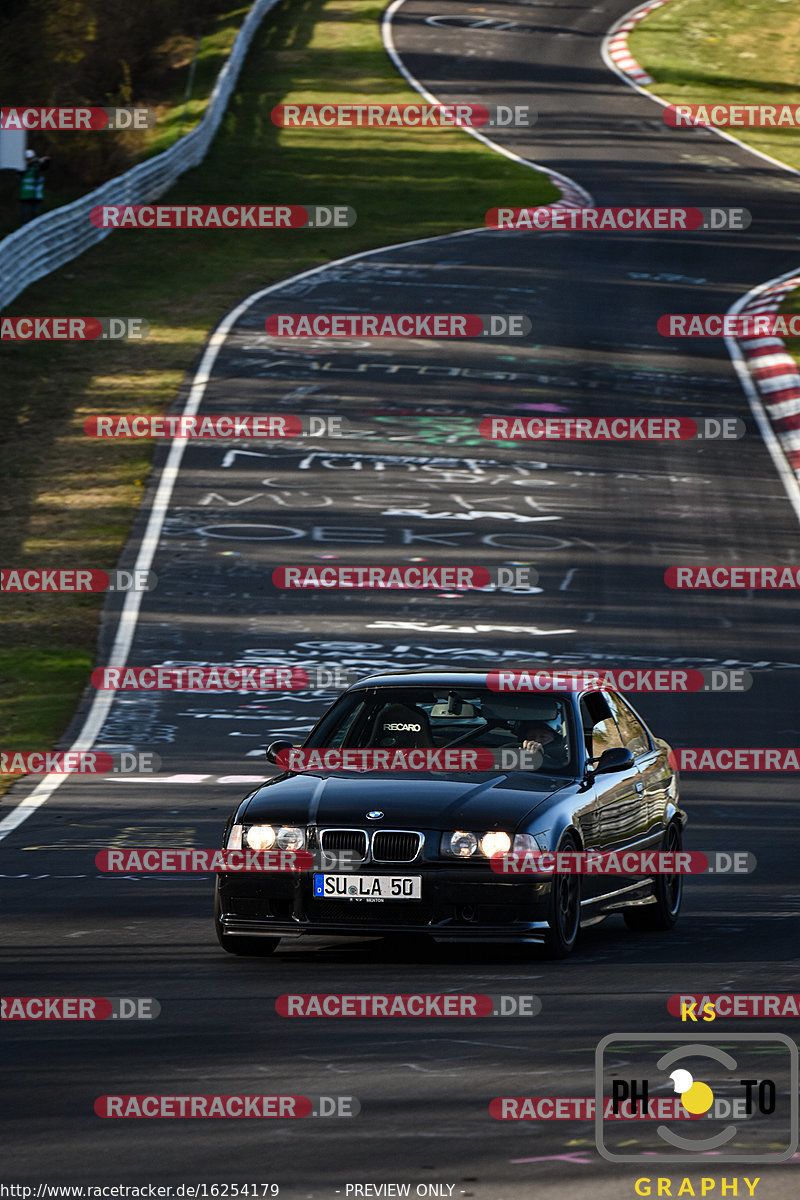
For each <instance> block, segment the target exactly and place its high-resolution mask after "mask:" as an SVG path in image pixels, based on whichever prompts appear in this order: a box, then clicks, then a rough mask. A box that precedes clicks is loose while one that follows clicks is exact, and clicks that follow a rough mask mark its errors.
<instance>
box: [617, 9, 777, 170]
mask: <svg viewBox="0 0 800 1200" xmlns="http://www.w3.org/2000/svg"><path fill="white" fill-rule="evenodd" d="M628 44H629V46H630V49H631V53H632V54H633V57H634V58H635V59H636V61H637V62H638V63H640V64H641V66H643V67H644V69H645V70H646V71H647V72H648V73H649V74H650V75H652V77H653V79H654V80H655V83H654V85H653V88H652V90H653V91H655V92H657V93H658V95H659V96H661V97H662V99H664V100H669V101H670V103H672V104H780V105H783V104H788V105H790V106H791V107H792V108H793V109H794V108H795V107H797V106H799V105H800V78H798V72H797V61H798V58H800V12H798V11H797V7H796V5H795V4H794V0H712V2H711V3H709V0H669V3H668V4H666V5H665V6H664V7H663V8H659V9H656V10H655V12H653V13H651V14H650V16H648V17H646V18H645V19H644V21H641V22H640V23H639V24H638V25H637V26H636V29H635V30H634V31H633V33H632V34H631V35H630V38H629V40H628ZM728 132H729V133H732V134H733V136H734V137H736V138H738V139H739V141H741V142H744V143H745V145H747V146H752V147H753V149H755V150H760V151H761V152H762V153H763V154H769V155H771V156H772V157H773V158H777V159H778V160H779V161H780V162H784V163H787V164H788V165H789V166H791V167H796V168H798V169H800V129H790V128H783V129H769V128H767V129H745V128H739V127H737V128H735V129H733V128H732V129H730V130H728ZM721 148H723V149H724V147H721Z"/></svg>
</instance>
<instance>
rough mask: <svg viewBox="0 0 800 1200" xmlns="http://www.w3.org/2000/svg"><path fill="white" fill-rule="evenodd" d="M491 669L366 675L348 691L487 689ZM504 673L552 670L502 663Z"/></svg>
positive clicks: (562, 691) (544, 691)
mask: <svg viewBox="0 0 800 1200" xmlns="http://www.w3.org/2000/svg"><path fill="white" fill-rule="evenodd" d="M562 669H563V668H562ZM490 670H491V671H496V670H497V668H496V667H492V668H486V667H484V668H483V669H482V670H460V671H459V670H455V671H443V670H441V668H437V667H430V668H425V669H423V670H417V671H383V672H381V674H379V675H367V676H365V678H364V679H359V681H358V683H354V684H351V686H350V687H349V688H348V691H351V692H352V691H357V690H358V689H359V688H372V687H391V686H394V687H396V686H398V685H400V686H403V685H406V684H408V685H413V684H421V685H423V686H425V685H428V686H430V685H433V686H434V687H447V686H457V685H460V686H461V687H486V676H487V675H488V674H489V673H490ZM503 670H504V671H528V672H532V671H536V670H538V671H542V670H553V668H550V667H541V666H536V667H530V666H524V667H515V666H508V665H507V664H505V663H504V664H503ZM581 691H582V689H580V690H579V689H575V688H559V689H558V692H559V694H561V695H564V694H566V693H569V694H571V695H579V694H581ZM524 694H526V695H539V694H550V689H545V688H543V689H542V692H541V693H539V692H537V691H532V692H527V690H526V692H525V693H524Z"/></svg>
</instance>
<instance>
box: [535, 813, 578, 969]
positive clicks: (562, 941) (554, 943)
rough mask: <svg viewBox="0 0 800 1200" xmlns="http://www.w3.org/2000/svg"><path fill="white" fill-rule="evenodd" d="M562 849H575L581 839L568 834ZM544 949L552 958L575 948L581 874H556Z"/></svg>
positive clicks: (551, 889) (560, 847)
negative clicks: (577, 840)
mask: <svg viewBox="0 0 800 1200" xmlns="http://www.w3.org/2000/svg"><path fill="white" fill-rule="evenodd" d="M558 849H559V852H561V851H565V852H566V853H574V852H575V851H576V850H577V849H578V846H577V843H576V842H575V839H574V838H573V836H572V835H571V834H569V833H568V834H566V835H565V836H564V838H563V839H562V841H561V844H560V845H559V847H558ZM547 923H548V926H549V928H548V930H547V933H546V934H545V939H544V949H545V954H546V955H547V957H548V958H566V957H567V955H568V954H571V953H572V951H573V949H574V948H575V943H576V942H577V940H578V934H579V932H580V927H581V877H580V875H578V874H569V875H554V876H553V882H552V884H551V885H550V913H549V916H548V918H547Z"/></svg>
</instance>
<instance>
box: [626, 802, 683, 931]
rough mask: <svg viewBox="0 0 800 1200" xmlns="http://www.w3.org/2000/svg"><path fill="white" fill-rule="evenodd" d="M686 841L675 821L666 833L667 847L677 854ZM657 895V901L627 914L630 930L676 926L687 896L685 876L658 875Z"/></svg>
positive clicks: (633, 909)
mask: <svg viewBox="0 0 800 1200" xmlns="http://www.w3.org/2000/svg"><path fill="white" fill-rule="evenodd" d="M681 844H682V838H681V831H680V828H679V826H678V825H676V824H675V823H674V822H673V823H672V824H671V825H670V826H669V827H668V829H667V832H666V833H665V834H664V844H663V846H662V849H663V850H667V851H669V852H670V853H673V854H674V853H677V851H678V850H680V848H681ZM653 892H654V895H655V897H656V902H655V904H646V905H645V906H644V907H643V908H629V909H628V910H627V911H626V912H625V913H624V914H623V916H624V917H625V924H626V925H627V926H628V929H633V930H636V931H637V932H638V931H656V930H661V931H662V932H663V931H664V930H665V929H672V928H673V926H674V925H675V924H676V922H677V920H678V913H679V912H680V910H681V900H682V899H683V876H682V875H657V876H656V882H655V886H654V888H653Z"/></svg>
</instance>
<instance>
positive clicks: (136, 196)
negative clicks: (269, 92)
mask: <svg viewBox="0 0 800 1200" xmlns="http://www.w3.org/2000/svg"><path fill="white" fill-rule="evenodd" d="M277 3H278V0H256V2H255V3H254V4H253V6H252V8H251V9H250V11H249V12H248V14H247V16H246V17H245V19H244V23H243V24H242V27H241V29H240V30H239V32H238V34H237V35H236V40H235V42H234V44H233V48H232V49H231V53H230V55H229V57H228V60H227V62H226V63H225V66H224V67H223V68H222V70H221V71H220V73H219V75H218V76H217V80H216V83H215V84H214V90H213V92H212V93H211V98H210V100H209V102H208V107H207V109H206V111H205V113H204V114H203V118H202V120H201V121H200V123H199V125H197V127H196V128H195V129H193V130H192V131H191V133H187V134H186V136H185V137H182V138H180V139H179V140H178V141H177V142H175V144H174V145H173V146H170V148H169V150H164V151H163V152H162V153H161V154H157V155H155V156H154V157H153V158H148V159H146V160H145V161H144V162H141V163H137V165H136V166H135V167H131V169H130V171H126V172H125V174H124V175H118V176H116V178H114V179H109V181H108V182H107V183H104V184H102V185H101V186H100V187H99V188H95V190H94V191H93V192H89V193H87V195H85V196H81V198H80V199H79V200H74V201H73V202H72V204H65V205H64V206H63V207H61V208H55V209H53V210H52V212H47V213H43V214H42V215H41V216H40V217H36V218H35V219H34V220H33V221H29V222H28V224H27V225H24V226H23V227H22V228H21V229H18V230H17V231H16V232H15V233H12V234H9V236H8V237H6V238H3V240H2V241H0V309H2V308H3V307H4V306H5V305H6V304H9V303H10V302H11V301H12V300H13V299H14V297H15V296H18V295H19V293H20V292H22V291H24V290H25V288H26V287H28V285H29V284H31V283H34V282H35V281H36V280H37V279H41V278H42V277H43V276H44V275H49V274H50V272H51V271H55V270H56V269H57V268H58V267H61V266H63V265H64V263H68V262H70V260H71V259H73V258H77V256H78V255H79V254H83V252H84V250H88V249H89V247H90V246H93V245H94V244H95V243H96V242H99V241H102V239H103V238H105V237H108V235H109V234H110V233H113V230H112V229H98V228H97V227H96V226H94V225H92V222H91V221H90V219H89V213H90V212H91V210H92V209H93V208H94V207H95V206H96V205H98V204H143V203H147V202H149V201H150V200H155V199H157V197H159V196H162V195H163V194H164V192H166V191H168V190H169V188H170V187H172V184H173V183H174V182H175V180H176V179H178V177H179V176H180V175H182V174H183V172H184V171H188V170H189V169H190V168H191V167H196V166H197V164H198V163H199V162H202V160H203V159H204V158H205V155H206V152H207V151H208V147H209V146H210V145H211V141H212V139H213V137H214V134H215V133H216V132H217V129H218V128H219V123H220V121H221V120H222V117H223V115H224V113H225V109H226V107H227V104H228V99H229V97H230V95H231V92H232V91H233V89H234V87H235V86H236V80H237V79H238V77H239V71H240V69H241V65H242V62H243V61H244V56H245V54H246V53H247V51H248V48H249V46H250V42H251V41H252V39H253V35H254V33H255V31H256V29H257V28H258V26H259V24H260V23H261V20H262V18H263V17H264V16H265V15H266V14H267V13H268V12H269V10H270V9H271V8H274V7H275V5H276V4H277Z"/></svg>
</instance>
